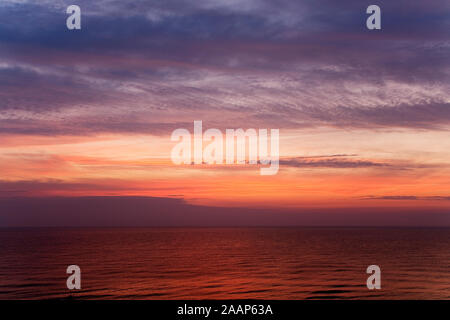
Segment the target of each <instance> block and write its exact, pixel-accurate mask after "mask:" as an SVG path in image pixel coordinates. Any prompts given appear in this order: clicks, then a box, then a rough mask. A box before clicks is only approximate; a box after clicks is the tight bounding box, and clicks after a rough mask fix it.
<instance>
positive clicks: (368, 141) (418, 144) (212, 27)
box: [0, 0, 450, 226]
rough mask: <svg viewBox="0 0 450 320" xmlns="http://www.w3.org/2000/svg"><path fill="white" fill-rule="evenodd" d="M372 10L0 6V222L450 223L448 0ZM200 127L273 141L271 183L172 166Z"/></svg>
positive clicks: (245, 174)
mask: <svg viewBox="0 0 450 320" xmlns="http://www.w3.org/2000/svg"><path fill="white" fill-rule="evenodd" d="M72 4H76V5H79V6H80V8H81V30H68V29H67V28H66V19H67V17H68V14H66V8H67V7H68V6H69V5H72ZM371 4H374V3H372V2H369V1H361V0H343V1H332V0H316V1H306V0H304V1H294V0H281V1H274V0H273V1H269V0H245V1H244V0H196V1H190V0H189V1H182V0H164V1H150V0H149V1H133V2H130V1H116V0H98V1H83V0H76V1H72V0H71V1H57V0H53V1H47V0H43V1H28V0H1V1H0V168H1V169H0V208H3V209H2V210H1V212H0V226H2V225H3V226H16V225H17V226H18V225H31V226H32V225H54V224H62V225H77V224H82V225H90V224H100V225H103V224H108V221H110V222H111V224H114V225H128V224H131V225H140V224H143V225H152V224H158V223H157V222H155V221H165V222H164V223H162V222H161V223H162V224H169V225H171V224H173V225H176V224H177V223H178V222H179V223H181V224H183V225H186V224H193V225H195V224H199V225H202V224H203V222H205V221H206V220H207V221H208V223H207V224H218V225H223V224H227V225H228V224H230V225H233V224H246V225H248V224H252V221H253V222H254V223H255V224H264V225H291V224H292V225H293V224H295V225H297V224H298V225H301V224H314V225H328V224H332V225H336V224H339V225H355V224H368V225H374V224H376V225H391V224H392V225H436V226H450V186H449V181H450V139H449V137H450V134H449V133H450V132H449V129H450V94H449V92H450V81H449V79H450V78H449V74H450V64H449V53H450V52H449V51H450V50H449V49H450V31H449V30H450V28H449V27H450V19H449V17H450V4H449V2H448V1H446V0H442V1H441V0H431V1H418V0H412V1H411V0H410V1H377V2H376V4H377V5H378V6H380V8H381V18H382V20H381V21H382V22H381V25H382V29H381V30H368V29H367V28H366V23H365V22H366V19H367V17H368V15H367V14H366V8H367V7H368V6H369V5H371ZM195 120H202V121H203V128H204V129H208V128H218V129H220V130H225V129H227V128H233V129H237V128H243V129H248V128H256V129H258V128H265V129H279V130H280V169H279V172H278V174H276V175H273V176H261V175H260V174H259V169H258V168H256V167H255V166H252V165H229V166H227V165H182V166H177V165H174V164H173V163H172V161H171V159H170V152H171V149H172V148H173V146H174V142H173V141H171V140H170V136H171V133H172V131H173V130H175V129H177V128H186V129H188V130H190V131H191V132H193V123H194V121H195ZM143 200H145V201H144V202H142V201H143ZM61 201H62V202H61ZM96 201H100V203H102V205H98V203H97V202H96ZM105 201H106V202H108V201H109V204H104V202H105ZM117 201H119V202H120V203H122V205H118V204H117ZM50 203H53V204H50ZM61 203H65V204H64V205H62V204H61ZM131 203H135V205H134V206H133V205H132V204H131ZM103 204H104V205H103ZM139 205H143V206H144V208H146V209H145V210H144V212H143V213H142V214H137V213H136V214H134V216H133V217H132V218H131V217H129V214H131V213H130V212H127V211H132V210H127V209H126V208H128V207H130V208H137V207H139ZM69 206H75V207H78V206H79V207H80V208H84V209H83V210H88V211H89V210H91V211H92V212H94V211H95V214H93V215H87V214H84V215H80V213H79V212H78V213H77V212H76V210H75V211H74V210H68V209H67V210H66V209H61V210H60V211H67V213H65V218H64V219H63V218H61V216H59V215H60V214H61V213H57V212H56V211H55V210H54V208H55V207H56V208H68V207H69ZM92 207H94V208H95V207H97V209H96V210H93V209H92ZM113 207H118V208H119V207H120V208H124V209H123V210H121V211H120V212H122V214H120V213H116V214H115V217H116V218H113V217H112V216H111V215H112V213H111V208H113ZM52 208H53V209H52ZM87 208H91V209H87ZM167 208H173V210H172V211H174V210H179V211H181V212H185V213H186V214H185V216H183V217H184V218H180V217H178V216H170V214H173V212H172V211H170V210H169V211H168V209H167ZM139 210H141V209H139ZM204 210H207V212H209V214H208V216H207V218H205V216H202V215H201V212H203V211H204ZM57 211H58V210H57ZM91 211H89V212H91ZM58 212H59V211H58ZM199 212H200V213H199ZM258 212H259V213H260V216H257V213H258ZM408 212H409V213H408ZM30 214H32V216H30ZM227 214H228V218H223V217H226V216H227ZM408 214H409V215H408ZM199 215H200V216H199ZM93 216H96V217H101V218H98V219H94V218H93ZM163 216H164V217H166V220H164V219H163V220H154V217H163ZM169 216H170V217H169ZM194 216H195V217H194ZM254 217H257V218H254ZM258 217H259V218H258ZM117 219H119V220H117ZM127 219H128V220H127ZM55 221H58V222H55ZM177 221H178V222H177ZM180 221H184V222H180Z"/></svg>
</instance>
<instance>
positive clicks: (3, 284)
mask: <svg viewBox="0 0 450 320" xmlns="http://www.w3.org/2000/svg"><path fill="white" fill-rule="evenodd" d="M72 264H76V265H79V266H80V268H81V286H82V288H81V290H79V291H69V290H68V289H67V288H66V279H67V277H68V275H67V274H66V268H67V266H68V265H72ZM372 264H375V265H378V266H380V268H381V290H368V289H367V287H366V280H367V277H368V276H369V275H368V274H366V268H367V266H369V265H372ZM67 297H72V298H79V299H450V229H449V228H101V229H97V228H48V229H47V228H37V229H34V228H30V229H27V228H24V229H0V299H50V298H67Z"/></svg>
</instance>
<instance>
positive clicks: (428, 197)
mask: <svg viewBox="0 0 450 320" xmlns="http://www.w3.org/2000/svg"><path fill="white" fill-rule="evenodd" d="M361 200H433V201H440V200H447V201H448V200H450V196H365V197H361Z"/></svg>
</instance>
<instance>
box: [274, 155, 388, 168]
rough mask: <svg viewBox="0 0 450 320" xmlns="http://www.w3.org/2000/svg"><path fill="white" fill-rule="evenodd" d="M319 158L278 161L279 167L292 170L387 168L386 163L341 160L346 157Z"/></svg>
mask: <svg viewBox="0 0 450 320" xmlns="http://www.w3.org/2000/svg"><path fill="white" fill-rule="evenodd" d="M324 157H325V156H319V157H296V158H289V159H280V166H288V167H294V168H335V169H338V168H371V167H389V166H391V165H390V164H388V163H383V162H375V161H370V160H353V159H345V158H344V159H342V157H346V155H332V156H330V157H329V158H324Z"/></svg>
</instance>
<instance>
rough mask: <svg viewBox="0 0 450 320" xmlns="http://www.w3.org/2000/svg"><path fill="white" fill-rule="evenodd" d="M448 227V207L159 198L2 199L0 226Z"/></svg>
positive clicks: (449, 216) (449, 223)
mask: <svg viewBox="0 0 450 320" xmlns="http://www.w3.org/2000/svg"><path fill="white" fill-rule="evenodd" d="M43 226H52V227H54V226H71V227H77V226H120V227H124V226H139V227H143V226H221V227H223V226H234V227H236V226H271V227H274V226H289V227H292V226H421V227H424V226H439V227H444V226H450V211H449V209H448V208H440V209H433V208H417V207H416V208H370V207H369V208H367V207H365V208H363V207H361V208H339V209H336V208H333V209H330V208H326V209H325V208H299V209H279V210H276V211H274V210H268V209H266V210H265V209H249V208H223V207H207V206H195V205H189V204H187V203H185V202H184V201H183V200H182V199H173V198H157V197H126V196H124V197H44V198H27V197H4V198H0V227H43Z"/></svg>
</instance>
